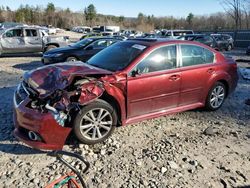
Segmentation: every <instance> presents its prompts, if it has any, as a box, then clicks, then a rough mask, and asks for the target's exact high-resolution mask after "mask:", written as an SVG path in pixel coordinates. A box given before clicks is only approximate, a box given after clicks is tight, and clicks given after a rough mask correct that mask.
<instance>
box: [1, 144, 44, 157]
mask: <svg viewBox="0 0 250 188" xmlns="http://www.w3.org/2000/svg"><path fill="white" fill-rule="evenodd" d="M0 151H1V152H3V153H9V154H14V155H34V154H43V153H47V152H45V151H40V150H36V149H33V148H29V147H26V146H24V145H21V144H0Z"/></svg>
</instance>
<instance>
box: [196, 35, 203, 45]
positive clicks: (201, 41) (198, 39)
mask: <svg viewBox="0 0 250 188" xmlns="http://www.w3.org/2000/svg"><path fill="white" fill-rule="evenodd" d="M195 41H197V42H200V43H204V42H205V38H204V37H203V36H202V37H197V38H196V39H195Z"/></svg>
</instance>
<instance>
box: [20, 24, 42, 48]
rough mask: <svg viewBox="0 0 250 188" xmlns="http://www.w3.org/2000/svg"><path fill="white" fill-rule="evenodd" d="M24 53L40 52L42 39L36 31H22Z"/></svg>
mask: <svg viewBox="0 0 250 188" xmlns="http://www.w3.org/2000/svg"><path fill="white" fill-rule="evenodd" d="M24 41H25V46H26V52H41V51H42V37H41V36H40V33H39V32H38V30H37V29H28V28H27V29H24Z"/></svg>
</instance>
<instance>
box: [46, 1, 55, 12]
mask: <svg viewBox="0 0 250 188" xmlns="http://www.w3.org/2000/svg"><path fill="white" fill-rule="evenodd" d="M55 10H56V8H55V5H54V4H53V3H48V5H47V8H46V12H47V13H52V12H55Z"/></svg>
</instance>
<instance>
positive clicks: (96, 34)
mask: <svg viewBox="0 0 250 188" xmlns="http://www.w3.org/2000/svg"><path fill="white" fill-rule="evenodd" d="M101 36H102V34H101V33H88V34H85V35H83V36H82V37H81V38H80V40H82V39H87V38H91V37H101Z"/></svg>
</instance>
